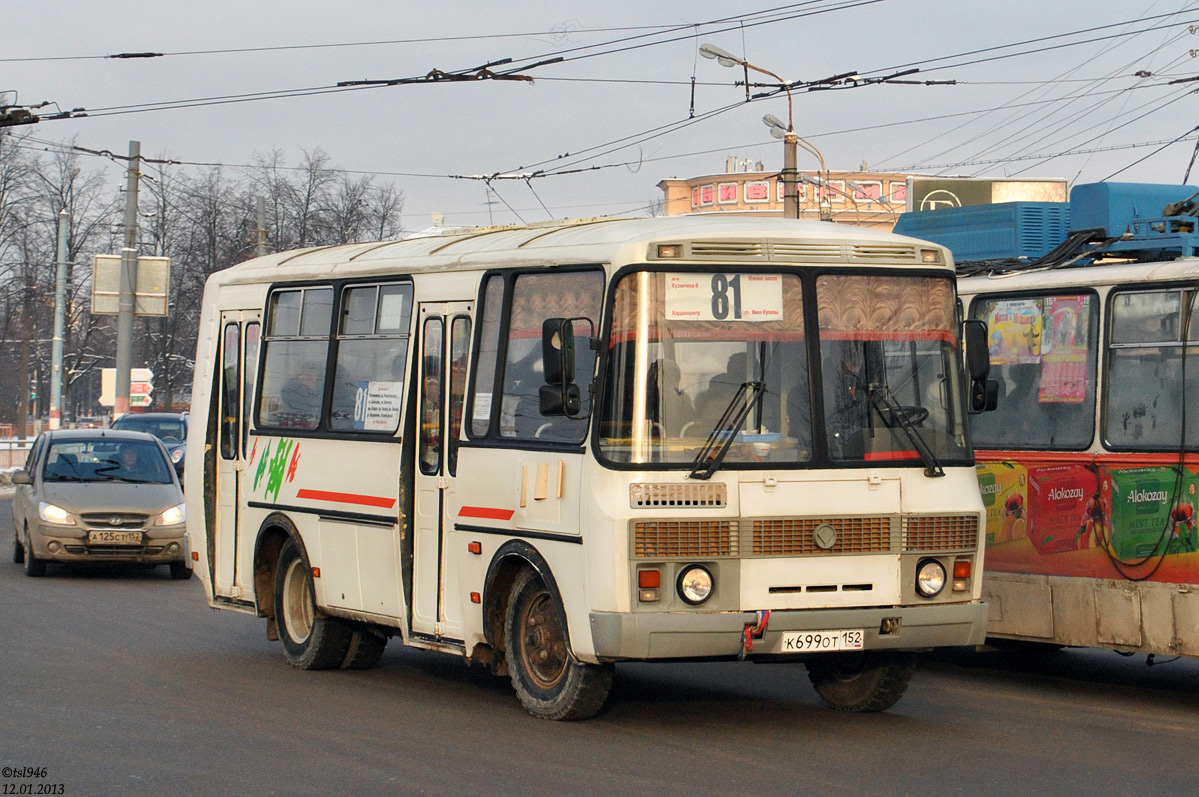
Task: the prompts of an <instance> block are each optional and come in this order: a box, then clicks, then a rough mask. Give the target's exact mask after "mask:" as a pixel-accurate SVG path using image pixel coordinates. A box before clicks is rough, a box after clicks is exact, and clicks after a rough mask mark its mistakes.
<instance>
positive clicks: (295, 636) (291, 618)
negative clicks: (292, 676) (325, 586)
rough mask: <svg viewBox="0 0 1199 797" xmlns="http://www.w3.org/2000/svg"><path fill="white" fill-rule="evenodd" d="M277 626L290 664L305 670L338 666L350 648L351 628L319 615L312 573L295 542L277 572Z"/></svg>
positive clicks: (281, 555) (288, 546)
mask: <svg viewBox="0 0 1199 797" xmlns="http://www.w3.org/2000/svg"><path fill="white" fill-rule="evenodd" d="M275 626H276V628H278V629H279V641H280V642H282V643H283V655H284V656H285V657H286V658H287V662H288V663H289V664H291V665H292V666H293V667H299V668H300V669H301V670H327V669H329V668H331V667H338V666H340V665H341V663H342V661H344V660H345V657H346V652H347V651H348V650H349V648H350V635H351V631H350V628H349V627H348V626H347V625H346V624H345V623H343V622H341V621H340V620H337V619H335V618H332V617H320V616H318V615H317V612H316V601H315V599H314V596H313V589H312V573H311V570H310V568H309V567H308V565H307V563H306V562H305V561H304V557H303V556H301V555H300V551H299V548H297V547H296V544H295V542H293V541H291V540H289V541H288V542H287V543H285V544H284V546H283V550H282V551H280V552H279V566H278V567H277V568H276V569H275Z"/></svg>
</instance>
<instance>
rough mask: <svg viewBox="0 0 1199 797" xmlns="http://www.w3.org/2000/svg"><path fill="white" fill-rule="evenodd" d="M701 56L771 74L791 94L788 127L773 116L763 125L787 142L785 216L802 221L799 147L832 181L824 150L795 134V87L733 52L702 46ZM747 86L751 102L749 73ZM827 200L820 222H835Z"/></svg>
mask: <svg viewBox="0 0 1199 797" xmlns="http://www.w3.org/2000/svg"><path fill="white" fill-rule="evenodd" d="M699 54H700V55H702V56H703V57H704V58H710V59H714V60H715V61H716V63H718V64H720V65H721V66H727V67H732V66H738V65H740V66H741V67H743V68H744V69H746V70H750V69H752V70H754V71H755V72H761V73H762V74H763V75H769V76H770V77H772V78H774V79H775V80H777V81H778V82H779V86H780V87H781V88H782V89H783V91H785V92H787V124H786V126H785V127H784V126H783V123H782V122H781V121H780V120H779V119H777V118H775V117H774V116H771V115H770V114H767V115H766V116H763V117H762V122H763V123H764V124H765V125H766V126H767V127H769V128H770V134H771V135H772V136H774V137H775V138H781V139H782V140H783V173H782V180H783V217H784V218H788V219H798V218H799V173H798V172H797V171H796V161H797V159H798V147H799V145H800V144H803V147H804V149H805V150H807V151H808V152H810V153H812V154H813V155H815V156H816V159H817V160H819V161H820V171H821V173H822V174H824V176H825V179H826V181H827V178H828V169H827V168H825V165H824V156H823V155H821V154H820V150H818V149H816V147H815V146H814V145H813V144H812V143H811V142H809V141H805V140H804V139H802V138H800V136H799V135H798V134H797V133H796V132H795V123H794V110H793V108H794V104H793V101H792V97H791V84H790V83H789V82H788V81H786V80H783V79H782V78H781V77H779V76H778V75H776V74H775V73H773V72H771V71H770V70H768V69H763V68H762V67H760V66H754V65H753V64H751V63H749V62H748V61H746V60H745V59H743V58H738V57H737V56H735V55H733V54H732V53H730V52H729V51H727V50H722V49H721V48H719V47H717V46H715V45H713V44H704V45H701V46H700V48H699ZM745 83H746V99H747V100H748V99H749V77H748V72H747V74H746V80H745ZM823 200H824V197H818V202H819V207H820V220H821V221H831V220H832V215H833V214H832V208H831V207H827V203H826V202H825V201H823Z"/></svg>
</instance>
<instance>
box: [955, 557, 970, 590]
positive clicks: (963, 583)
mask: <svg viewBox="0 0 1199 797" xmlns="http://www.w3.org/2000/svg"><path fill="white" fill-rule="evenodd" d="M970 570H971V568H970V560H969V559H958V560H956V561H955V562H954V563H953V591H954V592H965V591H966V590H968V589H970Z"/></svg>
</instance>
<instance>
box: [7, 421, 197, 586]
mask: <svg viewBox="0 0 1199 797" xmlns="http://www.w3.org/2000/svg"><path fill="white" fill-rule="evenodd" d="M12 480H13V484H14V485H16V488H17V489H16V493H15V494H14V496H13V504H12V510H13V511H12V514H13V526H14V529H13V532H14V536H13V561H14V562H16V563H18V564H24V565H25V575H28V576H41V575H44V574H45V572H46V563H47V562H63V563H71V562H127V563H130V564H143V565H159V564H165V565H168V566H169V567H170V569H171V576H172V577H173V578H179V579H184V578H190V577H191V574H192V571H191V563H190V562H189V561H188V559H187V557H188V554H189V549H188V544H187V530H186V522H185V521H186V520H187V517H186V510H185V508H184V504H183V490H182V489H181V488H180V486H179V479H178V477H177V476H176V475H175V470H174V468H173V467H171V462H170V459H169V457H168V455H167V452H166V449H165V448H163V446H162V443H161V442H159V441H158V440H157V439H156V438H154V437H152V436H150V435H148V434H145V433H143V432H120V431H113V430H109V429H68V430H59V431H54V432H46V433H45V434H43V435H41V436H40V437H38V439H37V440H36V441H34V444H33V448H32V449H31V450H30V452H29V458H28V460H27V461H26V465H25V468H24V469H23V470H19V471H17V472H16V473H14V474H13V478H12Z"/></svg>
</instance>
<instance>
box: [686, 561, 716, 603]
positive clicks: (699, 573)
mask: <svg viewBox="0 0 1199 797" xmlns="http://www.w3.org/2000/svg"><path fill="white" fill-rule="evenodd" d="M678 591H679V597H680V598H682V599H683V600H685V601H687V603H690V604H691V605H693V606H694V605H696V604H699V603H703V602H704V601H706V600H707V599H708V598H710V597H711V596H712V574H711V573H710V572H709V571H708V568H706V567H704V566H703V565H691V566H690V567H686V568H683V572H682V573H679V583H678Z"/></svg>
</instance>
